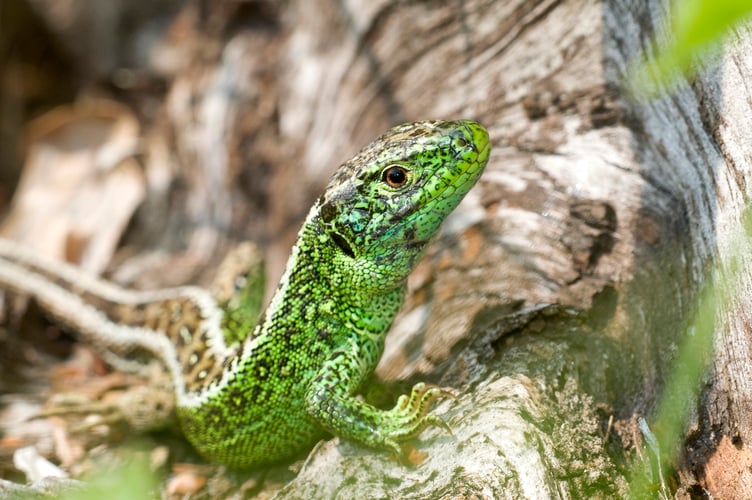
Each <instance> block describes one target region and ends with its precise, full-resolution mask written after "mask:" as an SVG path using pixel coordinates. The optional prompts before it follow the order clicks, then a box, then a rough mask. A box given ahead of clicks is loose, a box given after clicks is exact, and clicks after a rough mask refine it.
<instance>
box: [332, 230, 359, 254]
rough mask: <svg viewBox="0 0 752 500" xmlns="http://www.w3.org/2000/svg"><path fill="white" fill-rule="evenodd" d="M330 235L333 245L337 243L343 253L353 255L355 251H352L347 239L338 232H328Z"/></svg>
mask: <svg viewBox="0 0 752 500" xmlns="http://www.w3.org/2000/svg"><path fill="white" fill-rule="evenodd" d="M330 234H331V237H332V241H333V242H334V244H335V245H337V246H338V247H339V248H340V250H342V251H343V252H345V255H347V256H348V257H355V252H353V249H352V247H351V246H350V243H348V242H347V240H346V239H345V238H344V237H343V236H342V235H341V234H339V233H334V232H332V233H330Z"/></svg>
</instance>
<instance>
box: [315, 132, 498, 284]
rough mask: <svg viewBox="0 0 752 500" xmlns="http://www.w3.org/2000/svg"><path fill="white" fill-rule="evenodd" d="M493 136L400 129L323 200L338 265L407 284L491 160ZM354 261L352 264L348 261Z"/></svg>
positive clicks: (369, 150) (346, 169)
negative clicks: (411, 274)
mask: <svg viewBox="0 0 752 500" xmlns="http://www.w3.org/2000/svg"><path fill="white" fill-rule="evenodd" d="M489 152H490V141H489V137H488V132H487V131H486V130H485V129H484V128H483V127H482V126H481V125H479V124H477V123H475V122H472V121H469V120H461V121H426V122H417V123H409V124H404V125H399V126H397V127H394V128H392V129H391V130H389V131H388V132H387V133H385V134H384V135H382V136H381V137H379V138H378V139H376V140H375V141H374V142H372V143H371V144H369V145H368V146H366V147H365V148H363V150H362V151H361V152H360V153H358V154H357V155H356V156H355V157H354V158H353V159H351V160H350V161H348V162H346V163H344V164H343V165H342V166H341V167H340V169H339V170H338V171H337V172H336V173H335V174H334V175H333V176H332V179H331V180H330V182H329V185H328V187H327V189H326V191H325V192H324V194H323V196H322V197H321V199H320V200H319V216H320V221H321V224H322V227H323V230H324V231H323V232H324V234H325V235H327V236H328V238H329V239H330V240H331V242H332V243H333V244H334V245H335V246H336V248H337V249H338V252H339V253H340V254H341V255H338V256H337V258H338V259H340V260H342V261H344V262H346V263H347V265H349V266H351V267H352V268H353V269H359V270H361V271H363V272H365V273H371V274H373V273H376V274H378V273H379V272H380V270H382V269H383V270H387V269H388V270H389V271H388V277H389V278H390V279H392V278H393V279H394V280H395V281H400V280H404V279H405V278H406V277H407V274H408V273H409V272H410V270H411V269H412V267H413V265H414V264H415V262H416V260H417V259H418V258H419V257H420V256H421V255H422V253H423V250H424V248H425V247H426V244H427V243H428V242H429V241H430V239H431V238H432V237H433V236H434V235H435V234H436V233H437V231H438V229H439V226H440V225H441V223H442V222H443V220H444V219H445V218H446V216H447V215H448V214H449V213H450V212H451V211H452V210H454V208H455V207H456V206H457V205H458V204H459V202H460V201H461V200H462V198H463V197H464V196H465V194H467V192H468V191H469V190H470V189H471V188H472V187H473V186H474V185H475V183H476V181H477V180H478V178H479V177H480V175H481V173H482V172H483V168H484V167H485V165H486V162H487V161H488V156H489ZM347 259H350V261H347Z"/></svg>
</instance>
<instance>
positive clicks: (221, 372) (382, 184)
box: [0, 121, 490, 469]
mask: <svg viewBox="0 0 752 500" xmlns="http://www.w3.org/2000/svg"><path fill="white" fill-rule="evenodd" d="M489 151H490V143H489V138H488V133H487V132H486V130H485V129H484V128H483V127H481V126H480V125H478V124H477V123H474V122H471V121H455V122H438V121H436V122H417V123H410V124H405V125H400V126H398V127H395V128H393V129H391V130H390V131H388V132H387V133H386V134H384V135H383V136H381V137H380V138H378V139H376V141H374V142H373V143H372V144H370V145H369V146H367V147H365V148H364V149H363V150H362V151H361V152H360V153H359V154H358V155H356V156H355V157H354V158H353V159H351V160H350V161H348V162H346V163H344V164H343V165H342V166H341V167H340V169H339V170H338V171H337V172H336V173H335V174H334V176H333V177H332V178H331V180H330V182H329V185H328V186H327V188H326V191H325V192H324V194H323V195H322V196H321V197H320V198H319V199H318V201H317V202H316V204H315V205H314V206H313V207H312V208H311V210H310V212H309V214H308V217H307V219H306V221H305V223H304V224H303V227H302V228H301V230H300V232H299V235H298V239H297V242H296V243H295V245H294V247H293V251H292V255H291V257H290V260H289V261H288V264H287V268H286V270H285V273H284V275H283V277H282V279H281V281H280V284H279V286H278V288H277V290H276V292H275V294H274V296H273V297H272V300H271V303H270V304H269V306H268V307H267V309H266V311H265V312H264V314H263V315H262V316H261V319H260V320H259V322H258V324H257V325H256V326H255V328H253V329H252V330H249V327H248V324H249V323H250V322H251V321H253V319H255V317H256V316H257V312H256V310H255V309H257V308H258V305H259V304H260V300H261V299H260V297H259V296H258V294H254V293H253V292H251V291H250V290H249V288H254V289H255V286H254V287H251V286H248V287H247V288H243V286H242V285H243V284H241V286H240V287H239V288H240V291H239V292H238V294H237V296H235V297H230V298H229V299H227V298H220V295H221V294H217V293H215V294H214V295H213V296H212V295H211V294H209V293H208V292H206V291H204V290H201V289H196V288H195V287H183V288H180V289H173V290H166V291H159V292H143V293H138V292H125V291H122V289H116V287H114V286H112V285H109V284H107V285H102V284H101V283H99V282H98V281H96V280H94V279H88V278H87V279H83V278H82V277H80V276H78V275H77V274H76V273H75V272H74V271H72V270H71V269H68V268H59V267H58V268H54V269H53V266H50V265H42V264H39V262H38V261H36V260H34V259H31V258H27V257H26V256H25V255H24V254H23V253H22V252H18V251H16V250H14V249H12V248H11V249H6V248H5V247H4V246H3V245H2V244H1V242H0V286H4V287H6V288H11V289H14V290H16V291H20V292H24V293H28V294H31V295H33V296H34V297H35V298H36V299H37V301H38V302H39V303H40V305H41V306H42V307H44V308H46V309H47V310H48V311H50V312H51V314H52V315H53V316H55V317H57V318H58V319H60V320H61V321H62V322H64V323H65V324H67V325H68V326H70V327H71V328H73V329H75V330H77V331H79V332H80V333H81V334H82V336H83V337H84V338H86V339H87V340H89V341H90V342H92V343H93V344H97V345H100V346H101V347H103V348H104V349H106V350H108V351H113V352H116V353H123V352H127V351H128V350H132V349H133V348H139V349H146V350H147V351H151V352H152V353H153V354H154V355H155V356H157V357H158V358H160V359H161V360H162V361H163V362H164V363H165V366H166V367H167V368H168V371H169V372H170V374H171V377H172V381H173V384H174V387H175V395H176V404H177V414H178V418H179V420H180V423H181V427H182V429H183V431H184V433H185V435H186V436H187V438H188V440H189V441H190V442H191V443H192V444H193V445H194V446H195V448H196V449H197V450H198V451H199V452H200V453H201V454H202V455H204V456H205V457H206V458H207V459H209V460H211V461H213V462H217V463H223V464H226V465H228V466H231V467H233V468H239V469H244V468H249V467H255V466H258V465H262V464H266V463H270V462H276V461H281V460H284V459H286V458H289V457H291V456H293V455H295V454H297V453H300V452H301V451H303V450H305V449H308V448H310V446H312V445H313V443H315V442H316V440H318V439H320V438H321V437H322V436H323V435H324V433H325V431H329V432H331V433H332V434H335V435H337V436H340V437H342V438H347V439H350V440H353V441H355V442H358V443H361V444H363V445H367V446H371V447H374V448H380V449H385V450H391V451H394V452H395V453H397V454H400V453H401V451H402V450H401V446H400V443H401V442H403V441H405V440H406V439H408V438H410V437H413V436H415V435H417V434H418V433H419V432H420V431H421V430H422V429H423V428H424V427H425V426H426V425H442V426H445V424H444V423H443V421H442V420H441V419H439V418H438V417H436V416H434V415H429V414H428V411H429V409H430V405H431V403H432V402H433V401H434V400H435V399H436V398H438V397H441V396H442V395H444V393H443V392H442V391H441V389H439V388H437V387H432V386H427V385H425V384H418V385H416V386H415V387H414V388H413V389H412V391H411V393H410V394H409V395H404V396H402V397H400V398H399V400H398V402H397V404H396V405H395V407H394V408H392V409H390V410H379V409H376V408H375V407H373V406H371V405H369V404H367V403H365V402H363V401H361V400H359V399H357V398H356V394H357V391H358V389H359V388H360V385H361V383H362V382H363V380H364V379H365V378H367V377H368V376H369V375H370V374H371V373H372V372H373V370H374V368H375V367H376V364H377V362H378V360H379V358H380V357H381V354H382V352H383V348H384V338H385V336H386V333H387V331H388V329H389V327H390V325H391V323H392V320H393V319H394V316H395V315H396V313H397V311H398V309H399V307H400V305H401V303H402V301H403V298H404V295H405V288H406V281H407V276H408V274H409V273H410V271H411V270H412V269H413V267H414V265H415V264H416V263H417V261H418V260H419V259H420V257H421V256H422V254H423V252H424V250H425V248H426V246H427V244H428V242H429V241H430V240H431V238H432V237H433V236H434V235H435V234H436V232H437V231H438V229H439V226H440V225H441V223H442V221H443V220H444V219H445V217H446V216H447V215H448V214H449V213H450V212H451V211H452V210H454V208H455V207H456V206H457V205H458V204H459V202H460V201H461V200H462V198H463V197H464V196H465V194H466V193H467V192H468V191H469V190H470V189H471V188H472V187H473V185H474V184H475V183H476V181H477V180H478V178H479V177H480V175H481V173H482V171H483V168H484V167H485V165H486V162H487V161H488V155H489ZM60 269H63V271H61V270H60ZM248 276H249V277H250V276H251V274H249V275H248ZM87 280H88V281H87ZM254 280H255V278H253V279H249V280H248V281H254ZM245 284H246V285H248V283H245ZM244 304H245V305H244ZM246 306H249V307H246Z"/></svg>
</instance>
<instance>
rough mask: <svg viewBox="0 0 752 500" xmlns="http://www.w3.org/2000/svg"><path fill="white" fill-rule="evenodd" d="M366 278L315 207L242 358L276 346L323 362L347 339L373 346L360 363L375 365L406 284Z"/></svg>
mask: <svg viewBox="0 0 752 500" xmlns="http://www.w3.org/2000/svg"><path fill="white" fill-rule="evenodd" d="M366 278H367V279H366V280H364V279H363V276H362V270H361V269H360V268H359V263H358V262H357V259H353V258H351V257H349V256H347V255H345V254H343V253H342V250H341V249H340V248H339V247H338V246H337V244H336V243H335V242H334V241H333V240H332V238H331V237H330V235H328V234H327V233H326V232H325V231H324V229H323V224H322V223H321V220H320V209H319V204H316V205H314V206H313V208H312V209H311V211H310V212H309V213H308V216H307V218H306V220H305V222H304V224H303V226H302V227H301V229H300V232H299V233H298V238H297V240H296V243H295V245H294V246H293V249H292V253H291V255H290V258H289V260H288V262H287V266H286V268H285V272H284V274H283V275H282V278H281V279H280V283H279V285H278V287H277V289H276V291H275V293H274V295H273V296H272V299H271V301H270V303H269V306H268V307H267V310H266V312H265V313H264V315H263V316H262V320H261V323H260V324H259V325H258V326H257V328H256V330H255V331H254V332H253V334H251V335H249V336H248V337H247V338H246V341H245V343H244V345H243V349H242V354H241V357H242V358H244V359H250V357H254V358H256V357H258V355H259V353H258V350H259V344H261V343H266V342H271V343H275V344H276V343H278V342H279V345H285V346H287V347H286V349H288V350H290V352H294V349H295V348H296V346H297V344H298V343H307V344H316V347H317V348H320V349H321V351H322V356H323V353H324V352H327V351H328V350H330V349H332V348H333V347H334V346H338V345H342V344H343V341H342V340H343V337H348V336H349V337H352V338H354V339H356V340H357V341H358V342H359V343H360V342H363V340H364V338H367V341H369V342H371V343H372V344H373V345H374V349H373V351H374V352H373V356H372V359H368V360H364V362H365V363H366V364H367V365H369V366H372V365H375V364H376V362H377V361H378V358H379V357H380V354H381V351H382V350H383V342H384V336H385V335H386V332H387V331H388V330H389V327H390V326H391V323H392V320H393V319H394V316H395V315H396V314H397V311H398V309H399V307H400V305H401V303H402V300H403V298H404V295H405V289H406V279H396V280H395V279H394V278H393V277H391V276H388V275H387V276H385V277H384V279H382V280H379V279H378V276H377V275H376V273H375V272H371V273H370V274H369V275H368V276H366ZM363 283H368V284H369V286H368V287H367V288H366V287H363V286H362V284H363ZM377 283H381V285H380V286H376V285H375V284H377ZM308 349H310V347H308ZM369 357H370V356H369ZM312 365H315V363H312Z"/></svg>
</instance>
